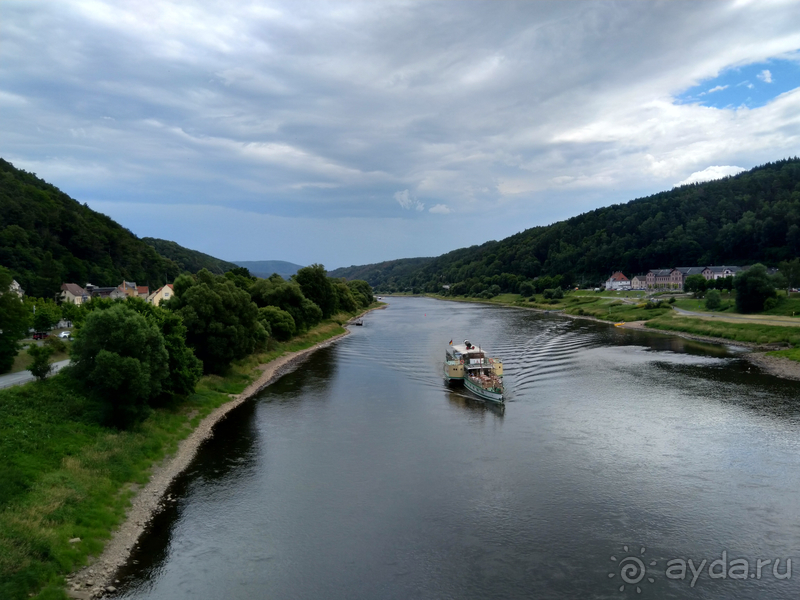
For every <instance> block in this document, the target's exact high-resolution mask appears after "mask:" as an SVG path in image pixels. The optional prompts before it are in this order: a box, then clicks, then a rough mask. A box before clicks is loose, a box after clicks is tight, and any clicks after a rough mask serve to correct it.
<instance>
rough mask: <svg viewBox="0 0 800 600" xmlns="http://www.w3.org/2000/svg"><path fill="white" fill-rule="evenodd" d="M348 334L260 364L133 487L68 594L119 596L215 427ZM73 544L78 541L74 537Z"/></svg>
mask: <svg viewBox="0 0 800 600" xmlns="http://www.w3.org/2000/svg"><path fill="white" fill-rule="evenodd" d="M381 308H382V307H381ZM362 316H363V315H362ZM348 333H350V332H349V331H346V332H345V333H342V334H340V335H337V336H335V337H332V338H330V339H328V340H325V341H324V342H321V343H319V344H317V345H315V346H312V347H311V348H307V349H305V350H300V351H299V352H292V353H290V354H285V355H284V356H281V357H279V358H276V359H275V360H273V361H271V362H269V363H267V364H265V365H261V366H260V367H259V368H260V369H261V370H262V371H263V372H262V374H261V375H260V376H259V378H258V379H257V380H256V381H254V382H253V383H251V384H250V385H249V386H247V388H246V389H245V390H244V391H243V392H242V393H241V394H238V395H233V394H232V395H231V401H230V402H227V403H225V404H223V405H222V406H220V407H219V408H217V409H215V410H214V411H213V412H212V413H211V414H209V415H208V416H207V417H206V418H205V419H203V421H202V422H201V423H200V424H199V425H198V426H197V428H196V429H195V430H194V431H192V433H191V434H189V437H187V438H186V439H184V440H183V441H182V442H181V443H180V445H179V446H178V450H177V451H176V452H175V454H173V455H171V456H168V457H167V458H165V459H164V460H163V461H162V462H161V463H160V464H159V465H157V466H156V467H155V468H154V469H153V474H152V476H151V477H150V481H149V482H148V483H147V485H145V486H144V487H142V488H141V489H138V490H135V488H131V489H134V490H135V491H136V496H135V497H134V498H133V500H132V501H131V507H130V509H128V513H127V516H126V519H125V522H124V523H123V524H122V525H121V526H120V527H119V529H117V530H116V531H114V532H113V533H112V537H111V540H110V541H109V542H108V544H106V547H105V549H104V551H103V553H102V554H101V555H100V556H99V557H98V558H97V559H95V560H93V561H92V560H91V557H90V561H89V562H90V564H89V565H87V566H86V567H84V568H82V569H80V570H79V571H76V572H74V573H71V574H70V575H68V576H67V578H66V579H67V589H66V592H67V595H68V596H70V597H71V598H81V599H85V600H89V599H90V598H100V597H112V596H113V594H114V593H115V592H116V584H118V583H119V582H118V581H117V580H115V579H114V574H115V573H116V571H117V569H118V568H119V567H121V566H122V565H123V564H125V562H126V561H127V560H128V557H129V556H130V553H131V550H132V549H133V547H134V546H135V545H136V543H137V540H138V539H139V536H140V535H141V534H142V532H143V531H144V529H145V527H146V526H147V523H148V521H149V520H150V519H151V517H152V516H153V514H155V512H156V511H157V510H158V509H159V508H160V507H161V506H163V505H164V503H167V502H171V501H172V498H169V497H166V498H165V497H164V492H165V491H166V489H167V487H169V484H170V483H171V482H172V480H173V479H174V478H175V477H177V476H178V475H179V474H180V473H181V472H182V471H183V470H184V469H186V467H188V466H189V463H190V462H191V460H192V459H193V458H194V456H195V454H196V452H197V449H198V448H199V447H200V444H201V443H202V442H203V441H204V440H206V439H208V438H209V437H211V436H212V435H213V429H214V425H216V424H217V423H218V422H219V421H220V420H221V419H223V418H224V417H225V415H227V414H228V413H229V412H230V411H231V410H233V409H234V408H236V407H237V406H239V405H240V404H241V403H242V402H244V401H246V400H248V399H249V398H252V397H253V396H255V395H256V394H257V393H258V392H259V391H261V390H262V389H263V388H265V387H267V386H268V385H270V384H271V383H272V382H274V381H276V380H277V379H279V378H280V377H281V376H283V375H284V374H286V373H287V372H288V371H291V370H292V369H294V367H295V366H296V365H297V363H299V362H301V361H302V360H304V359H305V357H306V356H308V355H309V354H311V353H312V352H314V351H316V350H319V349H320V348H324V347H326V346H329V345H331V344H332V343H334V342H335V341H336V340H338V339H340V338H342V337H344V336H345V335H347V334H348ZM75 541H76V542H77V541H80V540H78V539H77V538H76V540H75Z"/></svg>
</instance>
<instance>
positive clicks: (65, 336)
mask: <svg viewBox="0 0 800 600" xmlns="http://www.w3.org/2000/svg"><path fill="white" fill-rule="evenodd" d="M58 337H60V338H61V339H62V340H68V339H69V338H71V337H72V332H70V331H62V332H61V333H59V334H58Z"/></svg>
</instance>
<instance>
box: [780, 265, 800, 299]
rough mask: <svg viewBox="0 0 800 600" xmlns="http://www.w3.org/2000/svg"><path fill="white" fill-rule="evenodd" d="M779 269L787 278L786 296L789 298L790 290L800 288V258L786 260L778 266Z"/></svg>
mask: <svg viewBox="0 0 800 600" xmlns="http://www.w3.org/2000/svg"><path fill="white" fill-rule="evenodd" d="M778 269H780V272H781V273H783V276H784V277H785V278H786V286H787V290H786V296H787V297H788V296H789V289H791V288H797V287H798V286H800V258H795V259H794V260H785V261H783V262H782V263H780V264H779V265H778Z"/></svg>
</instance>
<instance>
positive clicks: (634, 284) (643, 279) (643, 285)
mask: <svg viewBox="0 0 800 600" xmlns="http://www.w3.org/2000/svg"><path fill="white" fill-rule="evenodd" d="M631 289H632V290H646V289H647V276H646V275H635V276H634V277H633V279H631Z"/></svg>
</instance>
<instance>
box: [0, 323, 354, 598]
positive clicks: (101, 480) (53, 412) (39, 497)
mask: <svg viewBox="0 0 800 600" xmlns="http://www.w3.org/2000/svg"><path fill="white" fill-rule="evenodd" d="M350 317H351V315H337V316H336V317H334V319H333V320H331V321H327V322H325V323H322V324H320V325H319V326H317V327H315V328H313V329H312V330H310V331H309V332H308V333H306V334H304V335H302V336H298V337H296V338H294V339H292V340H290V341H289V342H285V343H277V344H274V345H273V346H271V347H270V349H269V350H268V351H267V352H264V353H262V354H257V355H253V356H249V357H247V358H245V359H243V360H241V361H239V362H237V363H235V364H234V365H233V366H232V367H231V369H230V370H229V372H228V373H227V374H226V375H225V376H222V377H221V376H206V377H203V378H202V379H201V380H200V382H199V384H198V386H197V389H196V392H195V393H194V394H192V395H191V396H190V397H188V398H186V399H185V400H183V401H182V402H175V403H173V404H171V405H168V406H163V407H160V408H158V409H156V410H154V411H153V412H152V414H151V415H150V416H149V417H148V418H147V419H146V420H145V421H144V422H142V423H141V424H140V425H139V426H137V427H136V428H135V429H133V430H131V431H118V430H115V429H110V428H107V427H103V426H101V425H98V424H97V421H96V419H95V418H94V417H95V410H94V407H93V405H92V403H91V402H90V401H89V400H88V399H87V398H86V397H85V396H84V395H83V394H82V393H81V391H80V389H79V388H78V387H77V386H76V385H75V384H74V382H73V381H72V380H71V379H69V378H68V377H66V376H64V375H57V376H54V377H51V378H49V379H47V380H45V381H42V382H34V383H30V384H27V385H24V386H18V387H14V388H8V389H6V390H2V391H0V456H2V457H3V461H2V463H0V598H3V599H4V600H6V599H8V600H12V599H13V600H17V599H19V600H22V599H23V598H29V597H31V596H35V597H36V598H39V599H48V600H49V599H62V600H63V599H64V598H66V597H67V596H66V595H65V592H64V587H63V586H64V579H63V577H64V575H66V574H67V573H69V572H70V571H72V570H73V569H74V568H76V567H77V566H80V565H82V564H85V563H86V561H87V558H88V557H90V556H97V555H98V554H99V553H100V552H101V551H102V548H103V546H104V544H105V542H106V540H108V539H109V537H110V534H111V531H112V530H113V529H114V528H115V527H116V526H117V525H119V524H120V523H121V521H122V519H123V518H124V515H125V510H126V508H127V506H128V505H129V501H130V498H131V497H132V496H133V495H134V493H135V490H136V489H137V487H138V486H139V485H142V484H144V483H145V482H146V481H147V480H148V479H149V476H150V472H151V469H152V467H153V465H154V464H155V463H157V462H158V461H160V460H161V459H163V458H164V457H165V456H167V455H169V454H171V453H172V452H174V451H175V450H176V449H177V446H178V443H179V442H180V441H181V440H182V439H184V438H186V437H187V436H188V435H189V433H190V432H191V431H192V430H193V429H194V428H195V427H196V426H197V425H198V424H199V423H200V421H201V420H202V419H203V418H204V417H205V416H207V415H208V414H209V413H210V412H211V411H212V410H214V409H215V408H217V407H218V406H220V405H222V404H224V403H225V402H227V401H229V400H230V397H229V394H238V393H241V392H242V391H243V390H244V389H245V388H246V387H247V385H248V384H249V383H251V382H252V381H254V380H255V379H256V378H257V376H258V375H260V373H261V371H260V370H258V369H257V368H256V367H257V366H258V365H260V364H263V363H265V362H268V361H271V360H273V359H275V358H277V357H279V356H281V355H283V354H285V353H289V352H294V351H297V350H303V349H305V348H309V347H311V346H313V345H315V344H317V343H319V342H321V341H324V340H327V339H330V338H331V337H333V336H336V335H338V334H341V333H343V332H344V331H345V330H344V328H343V327H342V322H344V321H345V320H347V319H349V318H350ZM74 538H80V541H79V542H76V543H70V540H71V539H74Z"/></svg>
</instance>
